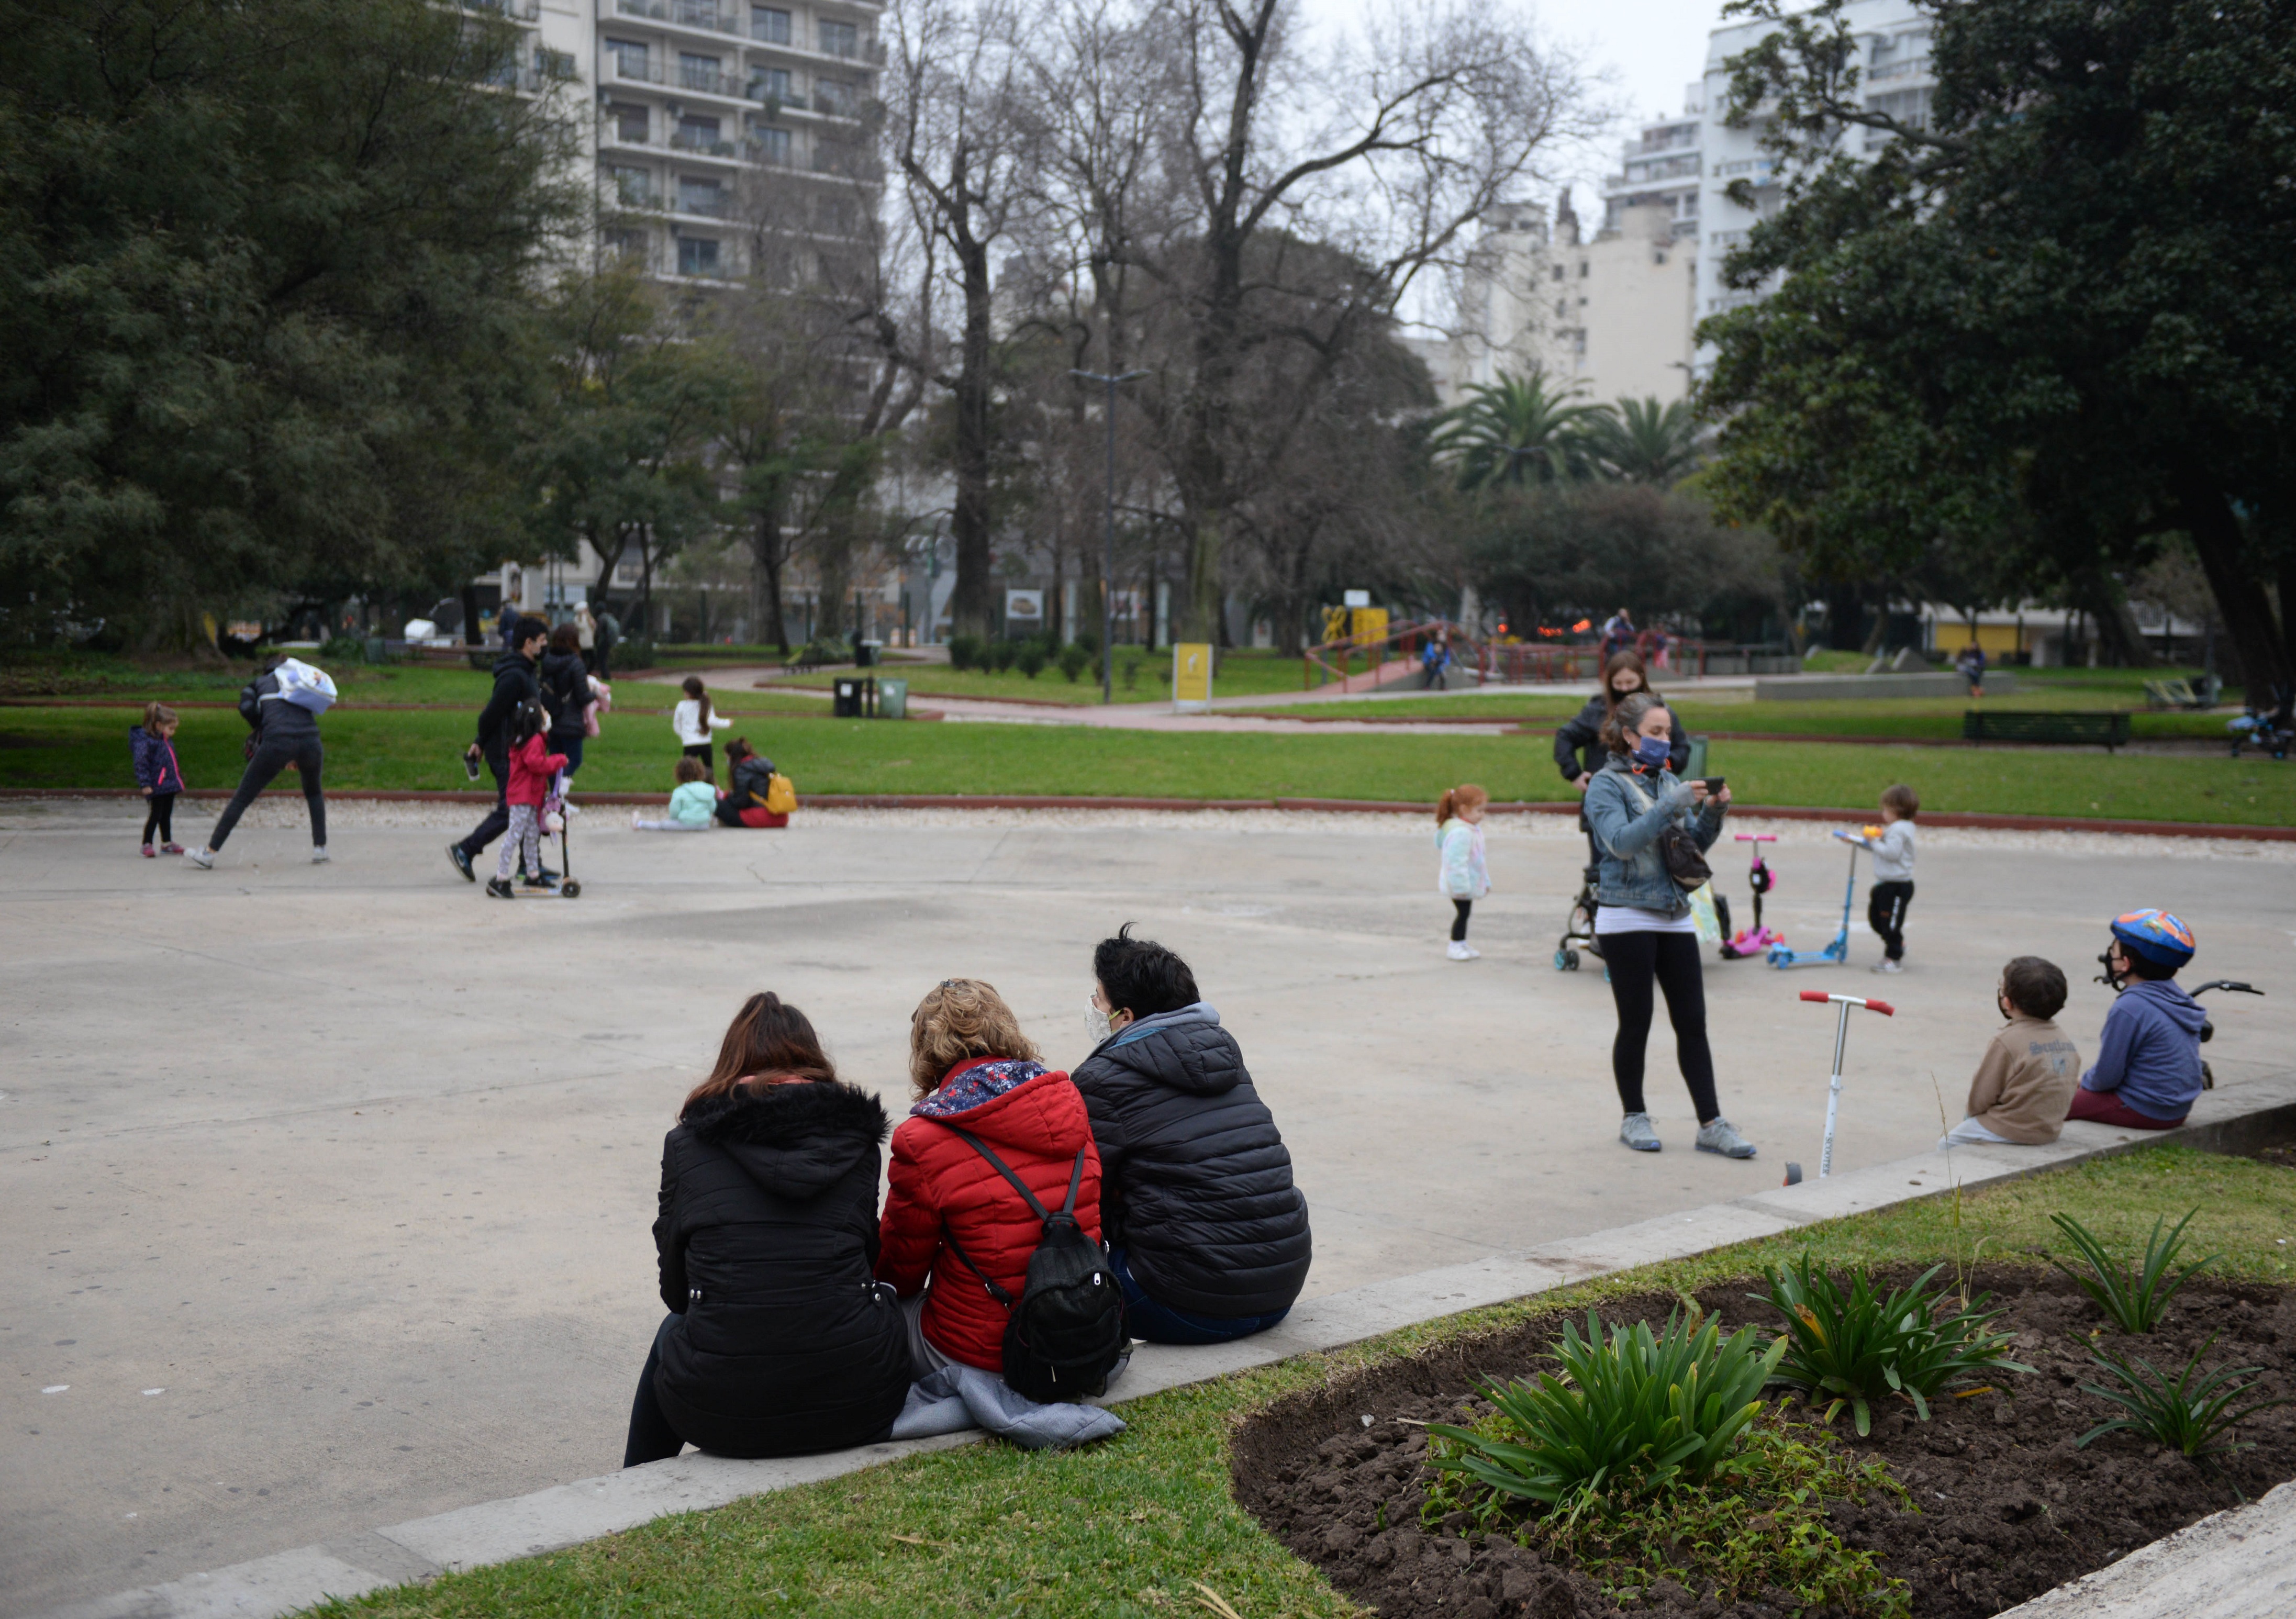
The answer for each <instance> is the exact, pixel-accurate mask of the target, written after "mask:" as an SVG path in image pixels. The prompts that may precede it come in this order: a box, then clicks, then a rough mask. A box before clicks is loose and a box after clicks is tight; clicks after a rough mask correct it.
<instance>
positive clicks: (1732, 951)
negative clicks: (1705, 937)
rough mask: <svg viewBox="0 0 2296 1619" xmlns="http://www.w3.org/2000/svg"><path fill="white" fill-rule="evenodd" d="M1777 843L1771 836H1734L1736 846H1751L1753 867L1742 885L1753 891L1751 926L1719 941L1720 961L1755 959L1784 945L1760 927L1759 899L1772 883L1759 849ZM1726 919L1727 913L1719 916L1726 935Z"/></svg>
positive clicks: (1775, 934)
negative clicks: (1738, 844) (1773, 947)
mask: <svg viewBox="0 0 2296 1619" xmlns="http://www.w3.org/2000/svg"><path fill="white" fill-rule="evenodd" d="M1777 840H1778V839H1777V834H1776V833H1775V832H1741V833H1739V834H1738V841H1739V842H1740V843H1751V844H1752V845H1753V846H1754V864H1753V867H1752V869H1751V870H1750V871H1748V872H1747V873H1746V884H1747V886H1748V887H1751V888H1752V889H1753V891H1754V925H1753V926H1752V927H1751V928H1747V929H1746V930H1745V931H1744V932H1743V933H1741V934H1740V935H1739V936H1737V937H1736V938H1734V939H1725V940H1723V941H1722V959H1723V960H1724V961H1737V960H1739V959H1740V958H1741V957H1743V956H1758V955H1759V954H1761V953H1763V952H1764V951H1766V950H1767V949H1769V948H1770V947H1771V946H1772V945H1774V944H1775V945H1783V944H1784V943H1785V942H1786V936H1785V935H1784V934H1783V933H1780V932H1779V931H1778V930H1777V929H1776V928H1765V927H1763V926H1762V895H1765V894H1767V893H1768V892H1769V891H1770V885H1771V884H1772V883H1773V882H1774V881H1775V879H1774V878H1773V877H1772V876H1771V874H1770V868H1769V866H1768V864H1767V863H1765V862H1764V861H1763V859H1762V846H1763V845H1764V844H1766V843H1775V842H1776V841H1777ZM1728 915H1729V913H1728V912H1723V916H1724V918H1725V921H1724V924H1723V925H1724V928H1725V930H1727V928H1728V925H1729V924H1728V921H1727V918H1728Z"/></svg>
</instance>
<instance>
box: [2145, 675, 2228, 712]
mask: <svg viewBox="0 0 2296 1619" xmlns="http://www.w3.org/2000/svg"><path fill="white" fill-rule="evenodd" d="M2221 687H2222V683H2220V682H2219V681H2218V679H2217V677H2216V676H2215V675H2207V676H2204V677H2203V678H2202V681H2201V683H2200V684H2199V685H2198V686H2197V687H2195V686H2194V684H2193V683H2192V682H2191V681H2189V680H2148V681H2146V682H2145V683H2144V706H2145V707H2147V708H2213V707H2216V706H2217V697H2218V692H2219V691H2220V690H2221Z"/></svg>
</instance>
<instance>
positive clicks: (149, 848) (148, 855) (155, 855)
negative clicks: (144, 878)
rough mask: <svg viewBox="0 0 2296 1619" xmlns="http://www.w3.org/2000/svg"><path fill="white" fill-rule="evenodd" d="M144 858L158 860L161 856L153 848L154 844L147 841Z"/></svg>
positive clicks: (144, 847)
mask: <svg viewBox="0 0 2296 1619" xmlns="http://www.w3.org/2000/svg"><path fill="white" fill-rule="evenodd" d="M143 858H144V859H146V860H157V859H159V858H160V856H159V854H158V853H157V852H156V851H154V850H153V849H152V846H151V845H150V844H148V843H147V844H145V845H144V846H143Z"/></svg>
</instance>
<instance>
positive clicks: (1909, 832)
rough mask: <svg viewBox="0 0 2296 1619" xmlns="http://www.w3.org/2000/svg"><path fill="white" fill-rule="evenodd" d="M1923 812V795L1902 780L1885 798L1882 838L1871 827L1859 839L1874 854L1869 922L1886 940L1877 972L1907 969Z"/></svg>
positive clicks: (1868, 900) (1883, 943) (1867, 912)
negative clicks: (1917, 829) (1917, 827)
mask: <svg viewBox="0 0 2296 1619" xmlns="http://www.w3.org/2000/svg"><path fill="white" fill-rule="evenodd" d="M1921 810H1922V800H1921V796H1920V795H1919V794H1917V793H1916V792H1915V791H1914V789H1912V788H1910V787H1907V785H1906V784H1905V783H1904V782H1903V781H1900V782H1898V784H1897V785H1896V786H1895V787H1892V788H1890V789H1889V790H1888V791H1886V792H1884V793H1883V794H1882V825H1881V827H1880V829H1879V831H1878V835H1875V832H1876V829H1874V828H1873V827H1868V828H1866V832H1867V834H1868V835H1867V836H1866V837H1865V838H1860V839H1858V841H1859V842H1861V843H1863V844H1864V845H1865V846H1866V847H1867V848H1869V849H1871V850H1873V851H1874V892H1873V894H1872V895H1871V896H1870V897H1869V898H1868V899H1867V900H1866V924H1867V926H1869V927H1871V928H1873V929H1874V932H1875V933H1877V934H1879V935H1880V936H1881V937H1882V959H1881V960H1880V961H1876V962H1874V971H1875V972H1903V971H1905V970H1906V969H1905V965H1904V963H1905V959H1906V907H1907V906H1908V905H1910V904H1913V903H1914V817H1915V815H1918V814H1921Z"/></svg>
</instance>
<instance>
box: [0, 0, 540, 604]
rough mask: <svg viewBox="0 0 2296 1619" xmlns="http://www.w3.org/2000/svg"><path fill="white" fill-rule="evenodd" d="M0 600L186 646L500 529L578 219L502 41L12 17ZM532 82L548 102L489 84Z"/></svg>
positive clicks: (461, 26) (455, 561) (50, 12)
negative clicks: (280, 601) (544, 277)
mask: <svg viewBox="0 0 2296 1619" xmlns="http://www.w3.org/2000/svg"><path fill="white" fill-rule="evenodd" d="M0 37H5V38H6V39H7V41H8V48H7V51H6V52H5V53H4V55H0V603H4V608H0V610H4V612H5V613H6V614H7V616H8V617H10V618H11V619H12V620H14V622H15V627H16V628H17V629H18V630H19V631H20V632H21V633H29V634H42V633H44V632H45V630H46V629H47V628H48V627H50V626H52V625H53V621H54V620H55V619H57V618H58V617H64V616H70V617H77V618H79V619H81V620H83V621H84V620H86V619H87V618H89V617H94V616H96V615H103V616H106V617H110V618H111V619H112V620H113V621H114V622H115V623H119V624H125V625H127V626H129V627H130V628H131V629H133V630H134V631H135V633H137V634H140V635H141V636H143V637H144V638H145V639H147V640H157V639H163V638H164V639H177V640H189V639H190V638H191V637H192V636H193V634H195V633H196V632H195V631H194V629H193V626H195V625H196V623H197V620H198V617H199V615H200V612H201V609H203V608H207V607H220V606H224V605H225V604H227V603H229V602H231V601H234V600H239V599H243V598H244V597H245V596H247V595H248V594H250V593H262V592H277V591H283V590H284V591H294V590H299V589H306V588H311V587H312V585H313V582H315V581H316V582H321V583H322V584H324V585H327V586H328V587H332V588H341V587H347V586H356V587H357V588H360V589H364V590H368V591H375V590H381V589H390V588H398V589H404V590H410V591H411V590H415V589H422V588H437V587H438V586H439V585H444V584H447V583H448V582H450V581H451V580H453V579H454V578H455V576H458V575H463V574H466V573H467V570H468V569H469V568H471V566H472V565H473V563H474V562H476V561H477V560H479V559H480V557H482V556H483V555H484V554H485V553H486V552H488V550H489V549H496V548H498V547H499V546H500V545H501V544H502V543H503V542H504V540H505V539H506V537H507V536H510V535H512V533H514V532H515V529H516V527H517V526H518V523H519V520H520V518H521V510H520V504H521V503H520V501H519V499H518V498H517V487H516V484H515V481H514V478H513V475H512V470H511V466H510V462H511V456H510V454H509V451H510V448H511V446H512V442H513V441H514V439H515V437H516V435H517V433H518V430H519V427H520V424H521V422H522V421H524V419H525V413H526V410H527V407H528V405H529V403H530V388H531V383H532V380H533V377H534V370H533V366H534V364H535V362H536V359H537V355H538V352H539V351H538V350H537V348H536V346H535V345H534V344H533V343H532V342H531V341H530V335H531V334H530V327H531V310H530V307H529V306H530V302H531V299H530V296H529V293H530V287H529V266H531V265H532V264H533V263H534V261H535V257H536V253H537V248H538V247H539V246H540V245H542V244H543V243H545V241H548V240H549V239H551V237H552V236H553V233H556V232H558V231H559V230H560V229H562V227H564V226H566V225H569V224H570V221H571V219H572V217H573V209H572V204H571V202H570V197H569V195H568V193H566V192H564V191H563V190H562V189H561V188H560V187H558V186H557V185H556V184H554V183H553V180H552V178H551V176H553V174H554V173H555V172H557V170H556V168H555V165H556V163H557V160H558V159H559V157H560V155H561V154H562V151H563V142H562V135H563V133H564V131H563V128H562V126H561V124H560V123H559V121H558V114H557V112H556V110H554V107H555V103H554V99H553V96H552V95H551V94H548V93H547V92H548V89H549V86H547V84H546V83H545V82H543V81H542V80H540V79H538V78H537V77H536V75H535V72H534V70H533V69H532V68H531V67H530V66H529V64H524V63H521V62H518V61H514V60H513V58H512V52H513V50H514V49H515V46H516V40H517V38H518V35H517V33H516V31H515V30H513V29H508V28H505V27H503V26H501V25H498V24H494V25H490V24H488V23H487V22H485V21H484V20H480V19H475V18H470V17H466V16H463V15H461V14H458V13H457V12H455V11H454V10H452V9H450V8H443V7H440V6H437V5H433V4H427V3H426V0H372V3H371V4H358V5H341V4H333V3H332V0H264V4H259V5H245V4H230V3H228V0H37V3H34V0H4V4H0ZM521 74H523V75H525V76H526V81H527V84H528V85H529V87H530V88H534V89H538V90H540V91H542V92H544V93H543V94H508V93H506V91H505V89H504V87H502V86H504V84H505V83H506V82H516V81H517V80H518V79H519V78H520V76H521Z"/></svg>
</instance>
